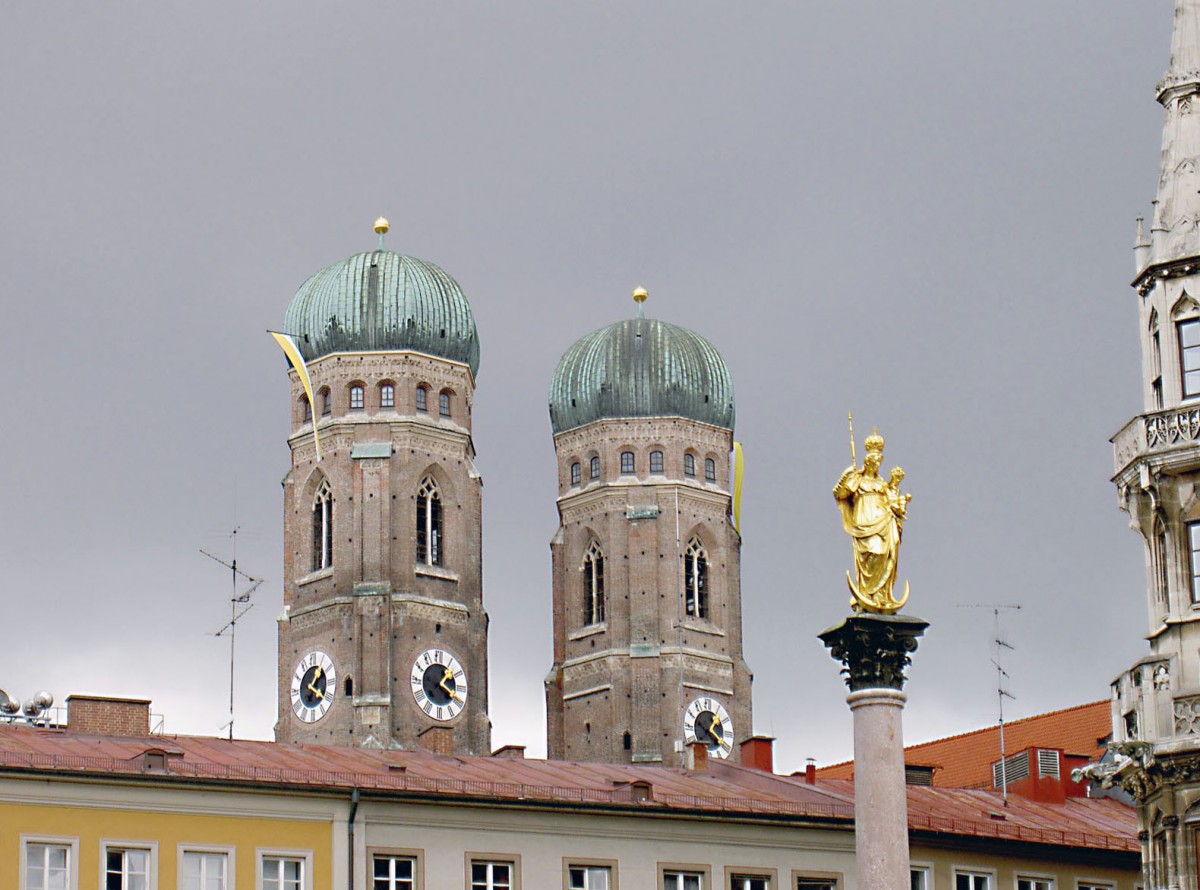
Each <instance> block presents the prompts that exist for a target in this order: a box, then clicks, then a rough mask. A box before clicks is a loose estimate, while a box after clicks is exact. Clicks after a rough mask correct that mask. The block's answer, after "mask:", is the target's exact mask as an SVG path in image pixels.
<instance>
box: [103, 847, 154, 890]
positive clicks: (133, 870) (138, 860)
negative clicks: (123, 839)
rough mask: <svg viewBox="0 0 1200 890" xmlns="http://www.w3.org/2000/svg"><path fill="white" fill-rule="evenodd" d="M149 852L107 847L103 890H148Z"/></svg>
mask: <svg viewBox="0 0 1200 890" xmlns="http://www.w3.org/2000/svg"><path fill="white" fill-rule="evenodd" d="M149 887H150V851H149V850H136V849H124V848H121V847H109V848H108V849H107V850H105V853H104V890H148V888H149Z"/></svg>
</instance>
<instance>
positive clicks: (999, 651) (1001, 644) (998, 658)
mask: <svg viewBox="0 0 1200 890" xmlns="http://www.w3.org/2000/svg"><path fill="white" fill-rule="evenodd" d="M959 608H962V609H991V610H992V618H993V619H994V621H995V625H994V626H995V632H994V634H993V636H992V643H993V645H994V646H995V655H994V656H993V657H992V659H991V662H992V664H993V665H995V667H996V706H997V709H998V711H999V715H1000V716H999V720H998V721H997V722H998V724H999V726H1000V793H1001V794H1002V795H1003V797H1004V805H1005V806H1008V762H1007V757H1008V755H1007V753H1006V752H1005V747H1004V699H1006V698H1011V699H1012V700H1013V701H1016V700H1017V697H1016V696H1015V695H1013V694H1012V693H1011V692H1009V691H1008V690H1007V689H1006V688H1005V681H1006V680H1008V679H1010V678H1009V676H1008V671H1006V670H1005V669H1004V667H1003V665H1002V664H1001V662H1002V661H1003V656H1004V650H1005V649H1007V650H1008V651H1010V652H1014V651H1016V650H1015V648H1014V647H1013V646H1012V644H1010V643H1009V642H1007V641H1006V640H1005V639H1004V637H1003V636H1002V635H1001V633H1000V610H1001V609H1013V610H1018V611H1019V610H1020V608H1021V606H1020V604H1019V603H969V604H964V605H962V606H960V607H959Z"/></svg>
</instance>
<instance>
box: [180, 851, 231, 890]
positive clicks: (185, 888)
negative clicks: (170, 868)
mask: <svg viewBox="0 0 1200 890" xmlns="http://www.w3.org/2000/svg"><path fill="white" fill-rule="evenodd" d="M182 866H183V871H182V874H183V882H182V883H181V885H180V890H227V888H228V887H229V854H228V853H217V852H211V853H210V852H202V851H199V850H184V851H183V863H182Z"/></svg>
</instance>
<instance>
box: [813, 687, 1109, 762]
mask: <svg viewBox="0 0 1200 890" xmlns="http://www.w3.org/2000/svg"><path fill="white" fill-rule="evenodd" d="M1100 706H1103V707H1104V709H1105V710H1106V711H1107V710H1108V708H1109V707H1110V703H1109V701H1108V699H1104V698H1102V699H1099V700H1097V701H1092V702H1085V703H1084V704H1081V705H1071V706H1070V707H1067V708H1059V709H1058V710H1056V711H1045V712H1044V713H1041V714H1032V715H1030V716H1029V717H1022V718H1020V719H1018V720H1008V721H1006V722H1005V724H1004V727H1005V729H1006V730H1012V729H1014V728H1019V727H1020V726H1022V725H1024V724H1028V723H1031V722H1033V721H1035V720H1044V719H1047V718H1050V717H1057V716H1060V715H1062V714H1069V713H1071V712H1072V711H1082V710H1085V709H1090V708H1098V707H1100ZM998 731H999V726H998V725H992V726H981V727H979V728H978V729H969V730H967V731H965V732H960V733H955V734H954V735H948V736H941V737H939V738H936V739H929V740H927V741H924V742H914V743H912V744H910V745H905V746H904V754H905V757H904V759H905V761H906V762H907V761H908V755H909V754H910V753H911V752H913V751H916V750H918V749H920V748H927V747H929V746H931V745H937V744H941V743H944V742H953V741H957V740H960V739H967V738H971V737H972V736H979V735H983V734H984V733H989V732H993V733H994V732H998ZM1011 753H1013V754H1015V753H1017V752H1016V751H1012V752H1011ZM853 763H854V760H853V759H851V760H839V761H838V762H837V763H830V764H827V765H826V766H822V767H818V768H817V772H818V774H820V772H821V771H822V770H830V769H834V768H836V767H844V766H849V765H852V764H853ZM922 765H924V766H936V765H937V764H922Z"/></svg>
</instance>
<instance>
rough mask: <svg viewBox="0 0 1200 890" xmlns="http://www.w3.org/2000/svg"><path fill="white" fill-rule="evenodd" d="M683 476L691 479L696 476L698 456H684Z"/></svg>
mask: <svg viewBox="0 0 1200 890" xmlns="http://www.w3.org/2000/svg"><path fill="white" fill-rule="evenodd" d="M683 475H685V476H689V477H690V476H695V475H696V455H694V454H685V455H684V456H683Z"/></svg>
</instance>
